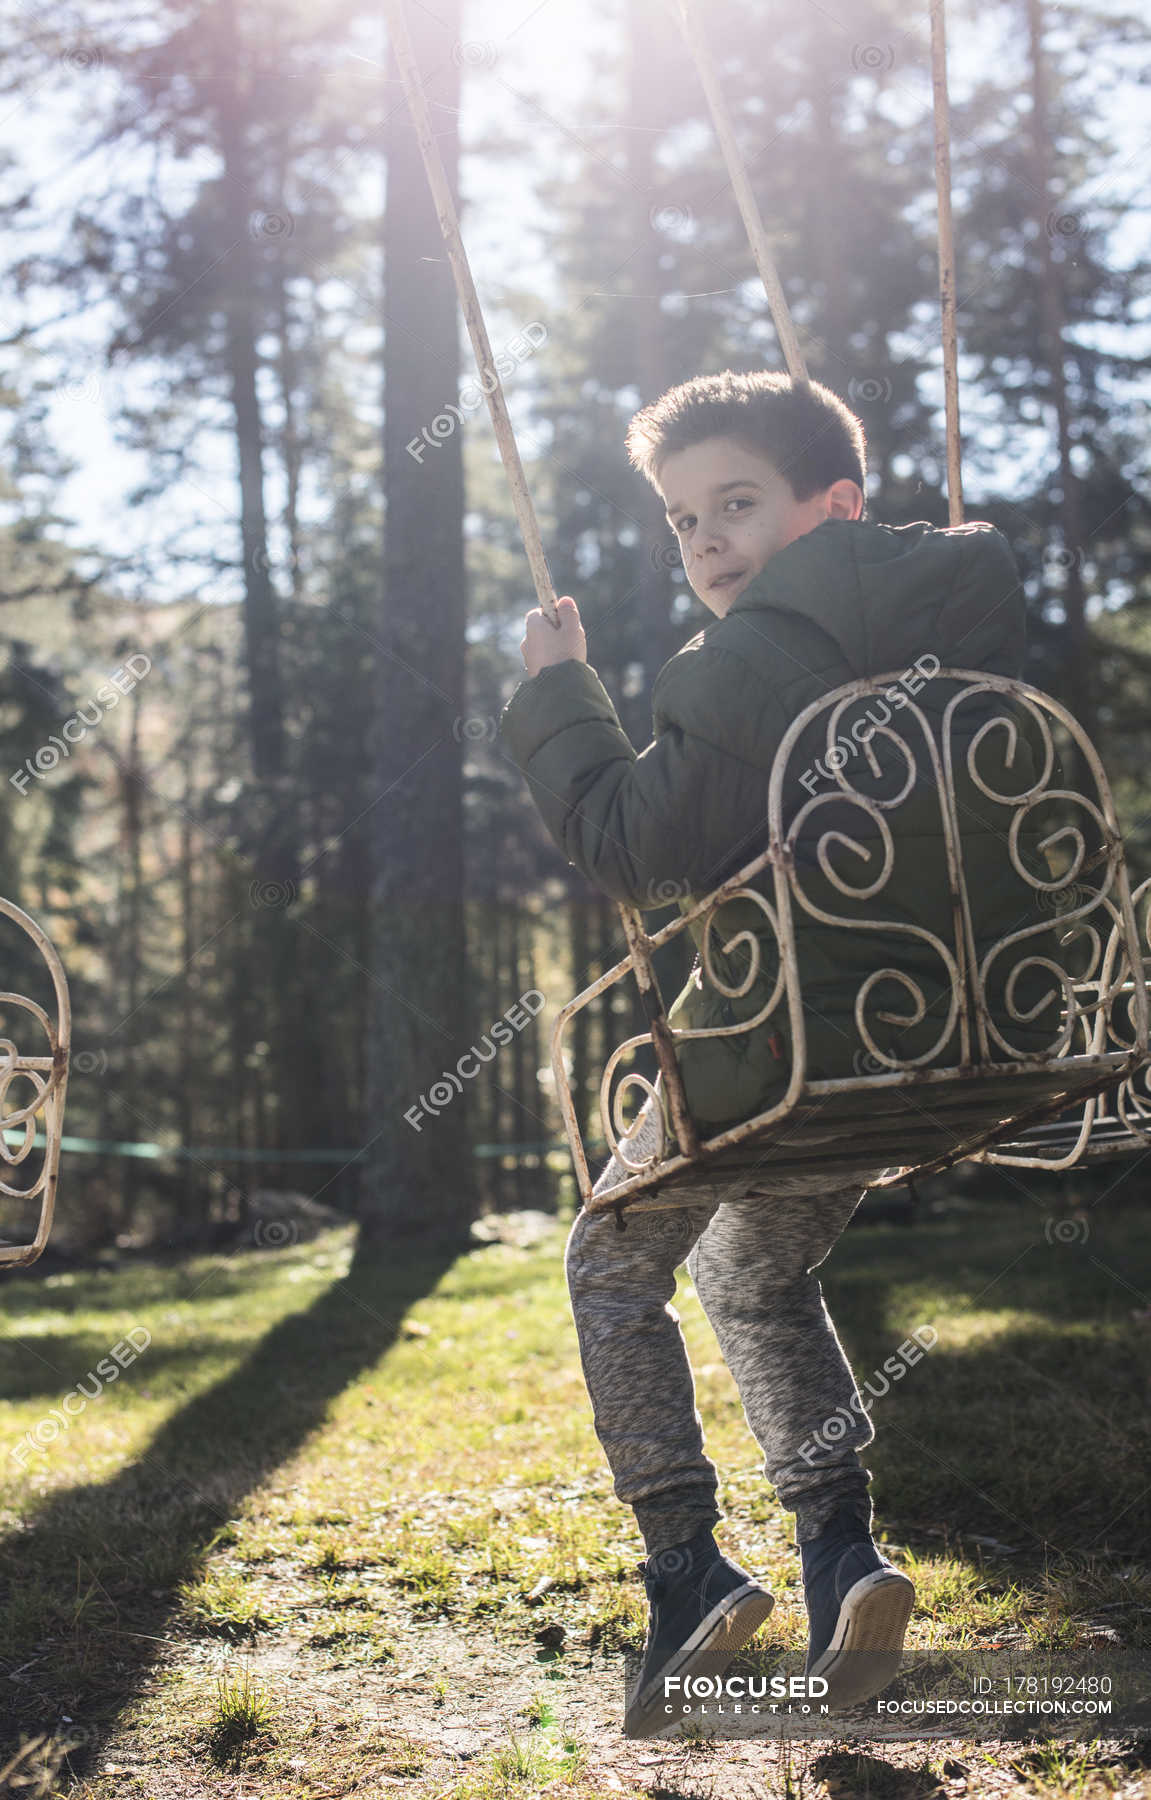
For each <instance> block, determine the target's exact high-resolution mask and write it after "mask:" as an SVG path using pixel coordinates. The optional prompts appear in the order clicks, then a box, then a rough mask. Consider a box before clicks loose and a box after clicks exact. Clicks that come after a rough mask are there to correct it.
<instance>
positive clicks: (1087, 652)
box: [1027, 0, 1096, 781]
mask: <svg viewBox="0 0 1151 1800" xmlns="http://www.w3.org/2000/svg"><path fill="white" fill-rule="evenodd" d="M1027 35H1028V43H1029V49H1030V56H1031V153H1032V164H1033V168H1034V185H1035V189H1036V192H1037V194H1038V196H1039V205H1038V215H1039V216H1038V225H1039V232H1038V242H1039V264H1040V281H1039V316H1040V324H1041V343H1042V348H1043V354H1044V356H1045V358H1046V361H1047V367H1048V371H1049V373H1050V376H1051V399H1052V403H1053V405H1054V408H1055V429H1056V435H1057V438H1058V445H1059V489H1060V496H1059V516H1060V524H1061V532H1062V537H1063V551H1064V557H1065V567H1064V576H1065V579H1064V586H1063V592H1062V596H1061V598H1062V601H1063V610H1064V614H1065V617H1066V621H1067V624H1066V640H1065V641H1066V645H1067V654H1066V662H1065V665H1064V680H1065V683H1066V698H1067V706H1068V710H1069V711H1070V712H1072V713H1073V714H1074V715H1075V717H1076V718H1077V719H1078V721H1079V723H1080V724H1081V725H1082V727H1083V729H1084V731H1085V732H1086V733H1087V735H1088V737H1090V738H1092V739H1094V737H1095V731H1096V717H1095V703H1094V698H1093V693H1092V681H1091V643H1090V637H1089V634H1088V630H1087V596H1086V593H1085V590H1084V586H1083V571H1082V568H1081V559H1082V555H1083V517H1082V505H1081V497H1080V489H1079V477H1078V476H1077V475H1076V473H1075V470H1074V468H1073V467H1072V463H1071V420H1070V412H1069V407H1068V400H1067V378H1066V373H1065V370H1064V366H1063V356H1064V344H1063V334H1064V331H1065V328H1066V323H1067V320H1066V308H1065V304H1064V295H1063V267H1062V264H1061V263H1059V262H1057V261H1056V259H1055V257H1054V256H1053V255H1052V253H1051V239H1052V229H1053V226H1054V222H1055V219H1056V217H1057V214H1056V213H1055V212H1054V211H1053V210H1052V209H1051V207H1050V205H1049V203H1050V200H1051V150H1050V140H1049V137H1048V129H1049V124H1048V116H1047V113H1048V107H1047V70H1046V65H1045V62H1044V55H1043V17H1042V12H1041V7H1040V0H1027ZM1069 773H1070V772H1069ZM1079 779H1080V781H1082V780H1084V779H1088V775H1087V770H1086V768H1084V769H1082V770H1080V771H1079Z"/></svg>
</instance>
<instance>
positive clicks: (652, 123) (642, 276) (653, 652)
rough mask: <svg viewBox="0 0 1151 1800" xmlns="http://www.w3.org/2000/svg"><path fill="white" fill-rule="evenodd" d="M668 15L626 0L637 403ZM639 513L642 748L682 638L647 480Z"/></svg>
mask: <svg viewBox="0 0 1151 1800" xmlns="http://www.w3.org/2000/svg"><path fill="white" fill-rule="evenodd" d="M666 23H667V21H666V14H665V12H664V9H663V7H662V5H661V4H657V3H656V0H629V5H628V9H627V24H628V111H627V116H628V121H629V129H628V131H627V133H626V136H625V140H624V151H625V155H626V157H627V170H628V177H629V183H630V188H629V191H630V194H631V206H632V235H633V238H634V241H635V245H636V251H635V255H634V256H633V257H631V258H630V259H629V267H630V269H631V279H632V295H633V300H632V309H631V321H632V356H633V363H634V367H635V380H636V385H637V387H638V388H639V394H640V401H641V404H643V405H645V406H646V405H648V404H649V403H650V402H651V401H653V400H657V399H658V398H659V396H660V394H661V393H663V392H664V390H665V389H666V388H667V387H669V386H670V385H671V384H670V381H669V380H668V378H667V375H668V370H667V346H666V329H665V324H664V315H663V312H662V310H661V308H660V304H659V295H660V293H661V292H662V290H663V287H664V280H663V274H662V271H661V269H660V247H661V240H660V234H659V231H658V229H657V219H653V216H652V215H653V212H655V211H656V209H657V188H656V176H655V169H654V151H655V136H656V130H657V129H658V127H659V125H660V124H661V123H662V120H661V118H660V96H659V93H658V90H657V87H656V85H655V84H653V82H652V80H651V69H650V58H651V44H652V41H653V34H656V33H658V32H660V31H663V30H665V29H666ZM638 486H639V489H640V493H639V495H638V498H637V502H636V505H637V511H638V514H639V520H640V524H641V526H642V528H643V529H642V530H641V532H640V535H639V543H638V545H637V549H636V558H637V562H636V581H637V584H638V592H637V594H636V596H635V617H636V624H637V629H638V641H639V646H640V659H641V660H642V662H643V665H644V686H643V688H642V690H641V691H640V693H638V694H637V695H636V696H635V697H634V699H633V700H632V701H631V702H629V703H627V711H628V713H629V715H630V716H629V717H628V718H627V719H626V720H625V723H626V725H627V730H628V735H629V736H630V737H631V739H632V742H633V743H634V744H635V745H636V746H637V748H640V749H642V748H643V746H644V744H646V743H647V742H648V740H649V739H650V737H651V690H652V687H653V685H654V683H655V678H656V676H657V675H658V674H659V671H660V669H661V668H662V667H663V665H664V663H665V662H667V660H668V658H669V657H670V656H672V655H674V653H675V651H676V650H677V649H678V648H679V643H678V642H677V639H678V640H679V642H682V640H683V636H684V634H683V632H682V631H680V630H679V629H678V627H677V626H676V623H675V621H674V619H673V618H672V613H671V601H672V579H671V576H672V570H673V569H674V568H675V567H676V566H677V564H678V562H679V554H678V551H677V549H676V547H675V544H674V542H673V540H672V537H671V533H670V532H669V530H668V524H667V519H666V517H665V515H664V509H663V503H662V502H661V500H660V499H659V496H658V495H657V494H656V493H655V491H654V489H653V488H651V487H650V486H649V485H648V483H647V481H646V480H644V481H641V482H639V484H638Z"/></svg>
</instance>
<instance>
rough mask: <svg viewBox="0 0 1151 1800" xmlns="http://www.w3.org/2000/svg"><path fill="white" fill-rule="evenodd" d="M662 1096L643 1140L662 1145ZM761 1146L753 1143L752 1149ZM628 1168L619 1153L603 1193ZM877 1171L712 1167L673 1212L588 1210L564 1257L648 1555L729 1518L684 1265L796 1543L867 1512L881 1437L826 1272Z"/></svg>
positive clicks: (636, 1137)
mask: <svg viewBox="0 0 1151 1800" xmlns="http://www.w3.org/2000/svg"><path fill="white" fill-rule="evenodd" d="M657 1129H658V1128H657V1127H656V1124H655V1121H654V1119H653V1117H652V1102H651V1101H650V1100H649V1101H648V1103H647V1104H646V1106H645V1107H644V1109H643V1110H642V1112H641V1113H640V1115H639V1117H638V1119H637V1120H636V1123H635V1126H634V1127H633V1131H632V1134H631V1136H630V1138H629V1139H628V1151H629V1154H630V1155H632V1156H633V1157H636V1155H637V1151H639V1150H647V1149H650V1148H653V1147H654V1142H655V1133H656V1131H657ZM751 1154H752V1155H754V1152H752V1153H751ZM627 1173H629V1171H628V1170H627V1169H626V1168H625V1167H624V1165H623V1164H621V1163H620V1162H619V1160H618V1158H616V1157H614V1156H613V1157H612V1159H611V1161H610V1162H609V1163H608V1164H607V1167H606V1168H605V1169H604V1171H603V1173H602V1175H601V1176H600V1178H599V1180H598V1181H597V1182H596V1184H595V1188H594V1192H596V1193H599V1192H602V1191H603V1189H604V1188H607V1187H611V1186H612V1185H614V1183H615V1182H617V1181H621V1180H623V1179H624V1178H625V1176H626V1174H627ZM878 1173H879V1171H878V1170H877V1169H875V1168H874V1167H873V1168H870V1169H866V1170H862V1171H860V1173H859V1174H858V1176H856V1175H855V1174H854V1173H851V1174H848V1175H846V1176H844V1175H842V1174H840V1173H839V1172H837V1173H836V1175H835V1176H834V1177H833V1178H832V1181H833V1183H834V1185H832V1186H831V1187H829V1186H828V1179H827V1177H826V1176H822V1177H821V1176H819V1175H815V1174H812V1175H793V1174H788V1175H782V1174H780V1175H777V1176H775V1177H774V1178H773V1177H772V1175H771V1167H770V1163H769V1162H767V1161H765V1162H764V1163H763V1164H762V1166H761V1167H760V1168H757V1169H754V1170H729V1171H727V1172H726V1173H724V1172H722V1171H720V1170H717V1169H711V1170H708V1171H707V1173H706V1175H704V1174H702V1173H701V1174H699V1175H695V1174H694V1173H693V1174H691V1175H690V1177H684V1178H681V1180H680V1181H679V1182H678V1183H677V1184H675V1185H673V1184H670V1183H669V1184H667V1185H666V1186H665V1187H663V1188H661V1189H660V1196H661V1197H666V1198H669V1199H670V1198H673V1197H674V1198H676V1199H677V1200H679V1199H683V1200H689V1201H690V1204H687V1205H681V1206H677V1207H676V1208H675V1209H674V1210H668V1211H652V1212H636V1211H631V1210H630V1209H628V1208H626V1207H625V1208H624V1212H623V1217H624V1220H625V1229H624V1230H623V1231H620V1229H619V1227H618V1225H617V1223H616V1216H615V1214H614V1212H611V1211H608V1212H601V1213H587V1212H581V1213H579V1214H578V1215H577V1217H576V1220H575V1223H574V1225H573V1226H572V1229H571V1234H570V1236H569V1238H568V1243H567V1251H566V1257H565V1267H566V1272H567V1282H568V1292H569V1294H570V1296H571V1305H572V1313H573V1316H574V1319H575V1326H576V1334H577V1337H578V1341H579V1351H580V1360H581V1362H582V1364H583V1373H584V1380H585V1381H586V1383H587V1389H588V1394H589V1395H590V1397H591V1403H592V1412H593V1416H594V1421H595V1430H596V1435H597V1437H598V1438H599V1441H600V1443H601V1445H602V1446H603V1450H604V1454H605V1456H606V1457H607V1461H608V1466H609V1467H610V1469H611V1472H612V1475H613V1476H614V1478H615V1492H616V1496H617V1498H618V1499H620V1500H622V1501H624V1502H625V1503H627V1504H629V1505H630V1506H631V1507H632V1508H633V1509H634V1511H635V1515H636V1521H637V1524H638V1525H639V1528H640V1531H641V1532H642V1534H643V1538H644V1543H645V1547H646V1550H647V1554H648V1555H649V1556H651V1555H654V1554H655V1553H656V1552H657V1551H659V1550H663V1549H667V1548H668V1547H670V1546H671V1545H673V1544H680V1543H684V1542H686V1541H687V1539H689V1538H690V1537H692V1536H693V1535H694V1533H695V1532H696V1531H698V1530H699V1529H700V1527H701V1526H703V1525H714V1524H716V1523H717V1522H718V1521H719V1519H720V1517H721V1514H720V1512H719V1510H718V1508H717V1506H716V1502H715V1496H716V1489H717V1478H716V1469H715V1465H714V1463H713V1462H711V1460H710V1459H709V1458H708V1457H707V1456H705V1455H704V1450H703V1429H702V1421H701V1419H700V1415H699V1412H698V1411H697V1409H696V1404H695V1384H694V1381H693V1379H692V1372H691V1365H690V1363H689V1362H688V1357H687V1348H686V1345H685V1343H684V1339H683V1333H682V1331H681V1330H680V1324H679V1314H678V1313H677V1312H676V1310H675V1308H674V1307H673V1306H672V1305H671V1298H672V1295H673V1294H674V1293H675V1282H676V1278H675V1272H676V1269H677V1268H678V1267H679V1265H680V1264H681V1263H682V1262H683V1261H684V1260H685V1258H686V1261H687V1269H688V1274H689V1275H690V1276H691V1279H692V1282H693V1283H694V1285H695V1291H696V1293H697V1294H698V1296H699V1300H700V1304H701V1306H702V1307H703V1310H704V1312H705V1314H706V1315H707V1318H708V1320H709V1321H710V1323H711V1326H712V1329H713V1330H714V1332H715V1335H716V1337H717V1339H718V1340H719V1347H720V1350H721V1351H722V1353H723V1357H724V1360H725V1362H726V1363H727V1366H728V1368H729V1369H730V1370H731V1373H732V1375H733V1376H734V1378H735V1382H736V1386H737V1387H738V1389H739V1395H740V1399H741V1400H742V1402H743V1409H744V1415H745V1417H746V1419H747V1423H748V1426H749V1427H750V1429H751V1432H752V1434H753V1436H754V1437H755V1439H756V1441H757V1443H758V1444H759V1446H760V1449H761V1450H762V1451H763V1455H764V1473H765V1475H766V1476H767V1478H768V1480H769V1481H770V1482H771V1483H772V1484H773V1485H774V1487H775V1491H776V1494H777V1496H778V1498H779V1500H780V1501H781V1503H782V1504H783V1505H784V1506H785V1507H787V1508H788V1510H789V1511H793V1512H795V1514H796V1541H797V1543H804V1542H806V1541H807V1539H808V1538H811V1537H814V1536H816V1534H817V1533H818V1532H819V1531H820V1530H821V1529H822V1527H823V1525H825V1524H826V1523H827V1521H828V1520H829V1518H830V1517H831V1515H832V1513H833V1512H835V1510H836V1509H837V1508H838V1507H839V1506H841V1505H844V1504H848V1503H850V1504H852V1505H854V1506H856V1507H858V1508H859V1509H860V1510H861V1511H862V1512H863V1514H864V1516H865V1518H866V1519H867V1521H868V1522H870V1518H871V1504H870V1499H869V1497H868V1489H867V1483H868V1481H869V1479H870V1472H869V1471H868V1470H867V1469H865V1468H864V1467H863V1466H862V1464H861V1462H860V1459H859V1455H858V1451H859V1450H860V1449H862V1447H863V1446H864V1445H865V1444H869V1443H870V1442H871V1440H872V1438H873V1437H874V1435H875V1434H874V1431H873V1429H872V1425H871V1421H870V1419H869V1418H868V1415H867V1413H866V1412H865V1411H864V1410H863V1408H862V1405H861V1403H860V1397H859V1393H858V1389H857V1388H856V1385H855V1379H854V1377H853V1375H852V1373H851V1369H850V1367H849V1365H848V1362H847V1358H846V1357H845V1355H844V1353H843V1348H842V1346H841V1344H840V1342H839V1338H838V1337H837V1336H836V1332H835V1327H834V1325H833V1324H832V1322H831V1319H830V1317H829V1315H828V1312H827V1308H826V1306H825V1305H824V1302H823V1290H822V1289H821V1287H820V1285H819V1282H818V1280H817V1279H816V1276H815V1275H814V1274H813V1272H812V1271H813V1270H814V1269H816V1268H817V1267H818V1266H819V1264H820V1263H821V1262H823V1260H824V1258H825V1257H826V1256H827V1255H828V1253H829V1251H830V1250H831V1248H832V1246H833V1245H834V1243H835V1241H836V1239H837V1238H838V1237H839V1235H840V1233H841V1232H842V1231H843V1229H844V1227H845V1226H846V1224H847V1222H848V1220H849V1219H850V1218H851V1215H852V1213H853V1212H854V1211H855V1209H856V1207H857V1206H858V1205H859V1202H860V1200H861V1199H862V1198H863V1193H864V1190H865V1188H866V1186H867V1182H868V1179H874V1178H875V1176H876V1175H877V1174H878Z"/></svg>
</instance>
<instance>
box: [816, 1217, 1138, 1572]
mask: <svg viewBox="0 0 1151 1800" xmlns="http://www.w3.org/2000/svg"><path fill="white" fill-rule="evenodd" d="M820 1278H821V1281H822V1283H823V1288H824V1293H825V1296H826V1299H827V1303H828V1307H829V1309H830V1311H831V1314H832V1317H833V1318H834V1319H835V1321H836V1325H837V1327H838V1329H839V1331H840V1335H841V1336H842V1339H843V1342H844V1345H845V1348H846V1349H847V1352H848V1356H849V1358H850V1361H851V1363H852V1367H853V1369H854V1371H855V1375H856V1380H857V1382H858V1384H859V1386H860V1389H861V1392H862V1393H863V1394H864V1397H865V1404H866V1405H867V1407H868V1410H869V1411H870V1414H871V1417H872V1420H873V1423H874V1425H875V1430H876V1437H875V1441H874V1443H873V1444H871V1445H869V1446H868V1448H867V1450H866V1451H865V1452H864V1460H865V1461H866V1463H867V1464H868V1466H869V1467H870V1468H871V1469H872V1470H873V1472H874V1476H875V1483H874V1491H875V1501H876V1509H877V1512H878V1514H879V1517H880V1519H881V1521H883V1522H884V1523H887V1522H890V1523H892V1524H893V1525H894V1526H895V1527H896V1528H897V1530H899V1531H902V1528H903V1527H904V1526H907V1527H909V1528H911V1533H912V1539H913V1540H914V1531H915V1528H922V1529H924V1530H925V1531H927V1532H932V1533H935V1534H936V1535H939V1534H943V1535H945V1536H947V1537H951V1536H952V1535H954V1534H956V1533H959V1532H967V1533H979V1534H983V1535H986V1536H988V1537H991V1538H994V1539H996V1540H998V1541H1001V1542H1006V1543H1008V1544H1010V1545H1011V1546H1012V1547H1013V1549H1014V1550H1016V1551H1019V1552H1022V1553H1025V1554H1027V1555H1031V1556H1035V1557H1038V1558H1042V1556H1043V1555H1044V1546H1045V1544H1046V1546H1047V1548H1048V1552H1049V1553H1055V1554H1058V1552H1060V1551H1068V1552H1071V1551H1074V1552H1077V1553H1080V1554H1082V1553H1090V1554H1094V1555H1100V1554H1103V1553H1107V1552H1109V1553H1111V1554H1114V1555H1128V1556H1135V1557H1137V1558H1140V1559H1143V1558H1146V1557H1147V1556H1148V1554H1149V1553H1151V1489H1149V1487H1148V1481H1147V1470H1148V1468H1149V1467H1151V1433H1149V1430H1148V1412H1147V1402H1146V1395H1147V1391H1148V1383H1149V1382H1151V1320H1149V1318H1148V1315H1147V1312H1146V1308H1145V1296H1146V1295H1147V1294H1148V1292H1151V1221H1149V1220H1148V1219H1147V1218H1146V1216H1144V1215H1141V1214H1140V1213H1138V1212H1135V1211H1122V1212H1118V1211H1117V1212H1113V1213H1111V1214H1110V1215H1108V1214H1105V1213H1104V1212H1103V1211H1102V1210H1100V1212H1099V1213H1098V1214H1095V1215H1092V1216H1090V1217H1089V1218H1086V1219H1085V1220H1084V1219H1080V1220H1079V1221H1078V1223H1076V1221H1071V1229H1070V1230H1069V1231H1068V1232H1067V1233H1066V1234H1065V1235H1063V1236H1061V1235H1060V1232H1059V1231H1058V1230H1053V1231H1052V1232H1051V1233H1050V1235H1049V1234H1048V1233H1047V1232H1046V1231H1045V1229H1044V1221H1043V1220H1042V1219H1039V1220H1037V1219H1036V1218H1035V1216H1034V1215H1033V1214H1032V1213H1031V1211H1030V1210H1029V1209H1025V1210H1022V1211H1021V1210H1020V1209H1018V1208H1015V1209H1013V1211H1012V1212H1011V1213H1007V1214H1004V1213H999V1214H996V1213H994V1212H992V1211H990V1209H988V1211H987V1212H983V1211H982V1210H980V1211H979V1212H977V1213H975V1214H973V1215H971V1216H970V1217H969V1218H968V1219H966V1220H964V1221H963V1222H962V1224H961V1225H960V1226H958V1227H956V1226H949V1227H948V1228H946V1229H939V1228H933V1227H931V1226H927V1227H925V1228H924V1229H923V1230H922V1231H913V1232H902V1231H882V1230H871V1229H861V1230H859V1231H858V1232H850V1233H848V1234H847V1235H846V1236H845V1238H844V1239H843V1241H842V1242H841V1244H840V1245H838V1246H837V1248H836V1250H835V1251H834V1252H833V1254H832V1256H831V1258H830V1259H829V1261H828V1263H827V1264H826V1265H825V1266H824V1267H823V1268H821V1269H820ZM923 1325H927V1326H933V1327H936V1328H937V1329H938V1331H939V1334H940V1342H939V1344H938V1346H937V1347H935V1348H932V1349H930V1350H929V1351H928V1353H927V1354H926V1355H925V1356H923V1357H922V1358H921V1359H920V1360H917V1361H916V1362H915V1363H914V1365H913V1366H912V1365H910V1364H904V1366H903V1371H902V1373H901V1374H900V1375H899V1376H898V1378H897V1379H890V1378H889V1377H888V1375H887V1374H885V1370H884V1365H885V1361H887V1360H888V1359H891V1358H892V1357H893V1353H897V1352H898V1349H899V1345H900V1343H901V1342H905V1341H906V1340H907V1338H908V1335H909V1334H910V1333H912V1332H914V1331H915V1330H916V1329H918V1328H920V1327H921V1326H923ZM913 1348H914V1347H913ZM894 1360H895V1368H896V1369H897V1370H898V1369H899V1367H900V1362H901V1359H900V1358H899V1357H898V1355H897V1354H895V1358H894ZM885 1390H886V1391H885ZM917 1547H918V1548H920V1549H923V1548H924V1547H925V1544H924V1543H920V1544H919V1545H918V1546H917Z"/></svg>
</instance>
